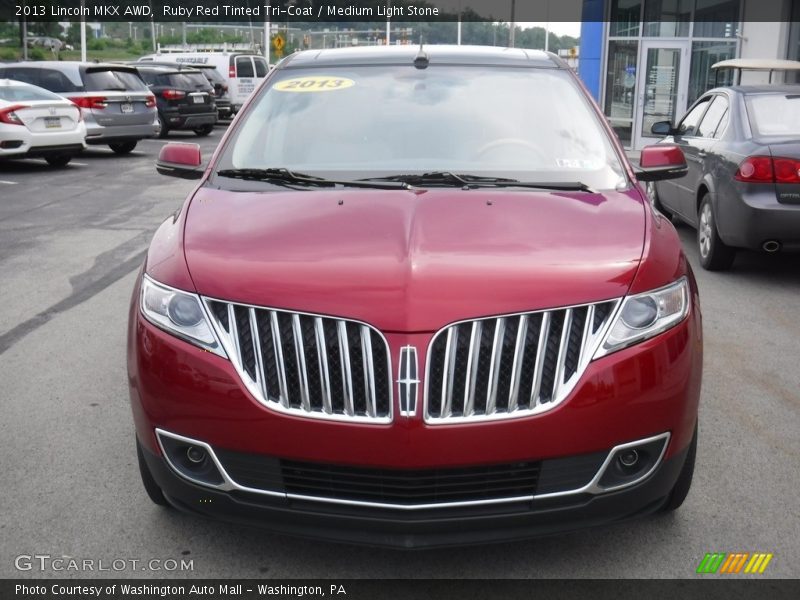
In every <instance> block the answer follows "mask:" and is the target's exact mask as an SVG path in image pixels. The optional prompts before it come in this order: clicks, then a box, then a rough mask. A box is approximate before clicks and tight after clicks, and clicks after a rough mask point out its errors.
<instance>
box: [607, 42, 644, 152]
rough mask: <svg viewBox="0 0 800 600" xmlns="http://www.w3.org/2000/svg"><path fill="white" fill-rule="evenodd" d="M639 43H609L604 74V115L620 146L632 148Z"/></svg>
mask: <svg viewBox="0 0 800 600" xmlns="http://www.w3.org/2000/svg"><path fill="white" fill-rule="evenodd" d="M638 55H639V43H638V42H627V41H625V42H623V41H610V42H609V43H608V70H607V71H606V98H605V100H606V102H605V114H606V116H607V117H608V121H609V123H610V124H611V127H612V128H613V129H614V131H615V132H616V133H617V136H618V137H619V139H620V141H621V142H622V144H623V145H625V146H629V145H630V144H631V133H632V129H633V105H634V101H635V97H636V94H635V92H636V60H637V58H638Z"/></svg>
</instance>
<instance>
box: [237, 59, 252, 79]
mask: <svg viewBox="0 0 800 600" xmlns="http://www.w3.org/2000/svg"><path fill="white" fill-rule="evenodd" d="M236 76H237V77H253V61H252V60H250V57H249V56H239V57H237V58H236Z"/></svg>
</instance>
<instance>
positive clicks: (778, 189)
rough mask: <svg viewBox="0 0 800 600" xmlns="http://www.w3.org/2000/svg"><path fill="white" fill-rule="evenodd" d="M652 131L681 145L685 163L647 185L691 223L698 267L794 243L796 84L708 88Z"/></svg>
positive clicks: (799, 118)
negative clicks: (741, 251)
mask: <svg viewBox="0 0 800 600" xmlns="http://www.w3.org/2000/svg"><path fill="white" fill-rule="evenodd" d="M727 62H729V63H733V64H738V63H739V62H741V61H727ZM783 62H784V61H781V63H780V64H779V65H778V66H777V67H775V68H781V65H782V64H783ZM797 64H798V67H800V63H797ZM652 131H653V133H657V134H662V135H666V136H667V137H665V138H664V143H666V144H674V145H677V146H679V147H680V148H681V149H682V150H683V152H684V154H685V155H686V159H687V161H689V171H688V175H687V176H686V177H684V178H682V179H677V180H674V181H662V182H658V183H652V184H649V187H648V192H649V194H650V197H651V200H652V202H653V204H654V205H655V206H656V207H657V208H658V209H659V210H661V211H662V212H663V213H665V214H667V215H671V216H675V217H677V218H679V219H680V220H681V221H685V222H686V223H688V224H690V225H691V226H693V227H696V228H697V245H698V250H699V253H700V263H701V264H702V265H703V267H705V268H706V269H710V270H721V269H727V268H729V267H730V266H731V265H732V264H733V261H734V257H735V255H736V250H737V249H738V248H746V249H750V250H763V251H765V252H770V253H773V252H780V251H798V250H800V85H735V86H729V87H720V88H715V89H713V90H711V91H709V92H706V93H705V94H703V95H702V96H701V97H700V98H698V100H697V101H696V102H695V103H694V104H693V105H692V107H691V108H690V109H689V111H688V112H687V113H686V114H685V115H684V116H683V117H682V118H681V119H680V121H679V122H678V124H677V125H673V124H672V123H670V122H668V121H662V122H658V123H655V124H654V125H653V126H652Z"/></svg>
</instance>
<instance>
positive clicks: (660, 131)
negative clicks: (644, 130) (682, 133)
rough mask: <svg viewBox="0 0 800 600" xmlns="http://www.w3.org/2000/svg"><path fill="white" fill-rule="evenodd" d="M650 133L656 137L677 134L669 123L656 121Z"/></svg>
mask: <svg viewBox="0 0 800 600" xmlns="http://www.w3.org/2000/svg"><path fill="white" fill-rule="evenodd" d="M650 133H654V134H656V135H672V134H673V133H675V130H674V129H673V128H672V123H670V122H669V121H656V122H655V123H653V125H652V126H651V127H650Z"/></svg>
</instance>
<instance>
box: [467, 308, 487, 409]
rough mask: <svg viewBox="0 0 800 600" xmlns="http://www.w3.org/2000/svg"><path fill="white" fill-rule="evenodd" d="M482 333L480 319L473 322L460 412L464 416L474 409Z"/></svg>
mask: <svg viewBox="0 0 800 600" xmlns="http://www.w3.org/2000/svg"><path fill="white" fill-rule="evenodd" d="M482 334H483V323H482V322H481V321H475V322H473V323H472V331H471V332H470V338H469V356H468V359H467V373H466V375H465V386H464V410H463V412H462V414H463V416H465V417H469V416H472V414H473V412H474V410H475V385H476V382H477V379H478V357H479V356H480V351H481V336H482Z"/></svg>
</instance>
